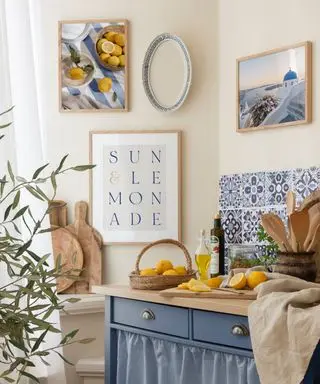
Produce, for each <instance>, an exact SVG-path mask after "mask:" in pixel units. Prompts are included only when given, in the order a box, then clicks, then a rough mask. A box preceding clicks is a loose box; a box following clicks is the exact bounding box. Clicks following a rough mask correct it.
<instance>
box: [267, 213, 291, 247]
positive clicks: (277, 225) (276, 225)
mask: <svg viewBox="0 0 320 384" xmlns="http://www.w3.org/2000/svg"><path fill="white" fill-rule="evenodd" d="M261 223H262V226H263V228H264V229H265V231H266V232H267V233H268V235H269V236H271V237H272V238H273V240H274V241H275V242H276V243H277V244H278V246H279V248H280V250H281V252H286V251H289V252H290V251H291V246H290V243H289V241H288V239H287V233H286V229H285V226H284V224H283V222H282V220H281V219H280V217H279V216H277V215H275V214H273V213H266V214H264V215H262V216H261Z"/></svg>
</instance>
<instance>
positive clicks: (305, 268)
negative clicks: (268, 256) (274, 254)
mask: <svg viewBox="0 0 320 384" xmlns="http://www.w3.org/2000/svg"><path fill="white" fill-rule="evenodd" d="M273 271H274V272H278V273H283V274H284V275H290V276H295V277H298V278H300V279H303V280H307V281H311V282H314V281H315V280H316V276H317V268H316V263H315V259H314V252H298V253H293V252H291V253H290V252H279V253H278V260H277V262H276V265H275V267H274V269H273Z"/></svg>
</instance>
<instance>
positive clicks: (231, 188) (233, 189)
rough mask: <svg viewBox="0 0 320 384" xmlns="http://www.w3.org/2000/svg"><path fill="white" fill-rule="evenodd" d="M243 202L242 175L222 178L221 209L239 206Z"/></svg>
mask: <svg viewBox="0 0 320 384" xmlns="http://www.w3.org/2000/svg"><path fill="white" fill-rule="evenodd" d="M240 204H241V175H226V176H222V177H221V178H220V199H219V205H220V209H228V208H239V207H240Z"/></svg>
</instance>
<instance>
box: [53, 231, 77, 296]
mask: <svg viewBox="0 0 320 384" xmlns="http://www.w3.org/2000/svg"><path fill="white" fill-rule="evenodd" d="M51 235H52V247H53V256H54V260H55V262H56V260H57V258H58V256H59V255H61V265H63V268H62V272H66V271H70V270H73V269H77V270H78V271H74V272H73V273H72V275H73V276H79V275H80V273H81V269H82V267H83V252H82V248H81V245H80V244H79V241H78V240H77V238H76V237H75V236H74V235H73V234H72V233H70V232H69V231H68V230H67V229H64V228H58V229H56V230H55V231H53V232H52V233H51ZM73 283H74V280H72V279H68V278H67V277H60V278H58V279H57V292H58V293H60V292H63V291H65V290H66V289H68V288H69V287H70V286H71V285H72V284H73Z"/></svg>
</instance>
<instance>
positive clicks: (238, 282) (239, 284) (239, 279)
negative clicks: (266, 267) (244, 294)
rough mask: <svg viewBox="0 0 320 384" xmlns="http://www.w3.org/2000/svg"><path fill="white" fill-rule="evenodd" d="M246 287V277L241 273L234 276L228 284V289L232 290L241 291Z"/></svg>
mask: <svg viewBox="0 0 320 384" xmlns="http://www.w3.org/2000/svg"><path fill="white" fill-rule="evenodd" d="M246 285H247V279H246V275H245V274H244V273H242V272H241V273H237V274H235V275H234V276H233V277H232V278H231V280H230V282H229V287H231V288H234V289H243V288H244V287H245V286H246Z"/></svg>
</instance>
